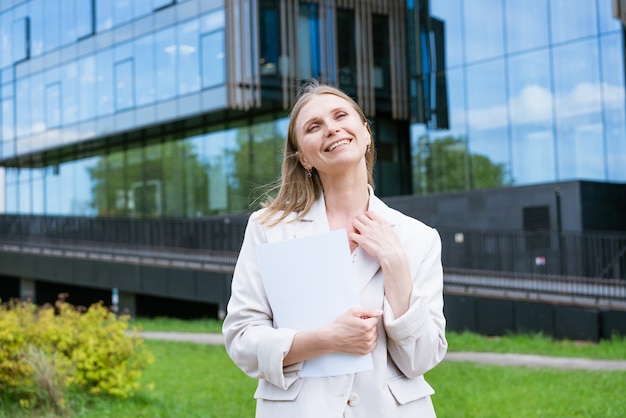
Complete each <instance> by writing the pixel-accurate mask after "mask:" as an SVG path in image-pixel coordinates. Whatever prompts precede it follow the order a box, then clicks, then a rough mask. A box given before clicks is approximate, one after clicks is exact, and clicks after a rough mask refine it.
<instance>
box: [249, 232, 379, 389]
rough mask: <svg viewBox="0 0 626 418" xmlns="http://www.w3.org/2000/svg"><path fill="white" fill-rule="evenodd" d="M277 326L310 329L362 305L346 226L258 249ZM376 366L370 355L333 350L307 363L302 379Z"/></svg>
mask: <svg viewBox="0 0 626 418" xmlns="http://www.w3.org/2000/svg"><path fill="white" fill-rule="evenodd" d="M257 256H258V258H259V264H260V266H261V275H262V277H263V283H264V285H265V291H266V293H267V297H268V299H269V302H270V306H271V308H272V313H273V316H274V323H275V325H276V327H278V328H281V327H285V328H291V329H295V330H298V331H306V330H310V329H314V328H320V327H323V326H326V325H329V324H331V323H332V322H334V321H335V319H337V317H338V316H340V315H341V314H343V313H344V312H345V311H347V310H348V309H350V308H354V307H358V306H360V300H359V294H358V291H357V287H356V281H355V275H354V268H353V265H352V258H351V255H350V247H349V245H348V237H347V234H346V231H345V230H343V229H342V230H335V231H332V232H329V233H325V234H319V235H313V236H309V237H303V238H298V239H293V240H286V241H281V242H276V243H270V244H263V245H260V246H258V247H257ZM372 368H373V363H372V358H371V355H369V354H367V355H365V356H358V355H350V354H342V353H333V354H327V355H324V356H320V357H317V358H314V359H311V360H307V361H305V362H304V365H303V367H302V372H301V376H302V377H324V376H338V375H343V374H351V373H357V372H360V371H365V370H371V369H372Z"/></svg>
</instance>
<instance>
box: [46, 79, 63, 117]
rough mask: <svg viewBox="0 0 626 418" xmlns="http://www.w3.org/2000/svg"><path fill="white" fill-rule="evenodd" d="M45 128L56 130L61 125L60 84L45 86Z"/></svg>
mask: <svg viewBox="0 0 626 418" xmlns="http://www.w3.org/2000/svg"><path fill="white" fill-rule="evenodd" d="M45 106H46V107H45V112H46V127H47V128H48V129H49V128H56V127H59V126H60V125H61V84H60V83H58V82H57V83H53V84H48V85H47V86H46V105H45Z"/></svg>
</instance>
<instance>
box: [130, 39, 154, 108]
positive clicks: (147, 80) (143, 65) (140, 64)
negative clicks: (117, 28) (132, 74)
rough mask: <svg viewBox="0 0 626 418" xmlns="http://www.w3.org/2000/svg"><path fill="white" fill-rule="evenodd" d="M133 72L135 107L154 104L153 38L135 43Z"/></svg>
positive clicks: (138, 40)
mask: <svg viewBox="0 0 626 418" xmlns="http://www.w3.org/2000/svg"><path fill="white" fill-rule="evenodd" d="M135 70H136V74H137V77H136V79H135V87H136V97H137V105H138V106H141V105H144V104H148V103H154V101H155V100H156V88H155V86H154V77H155V64H154V36H152V35H149V36H144V37H142V38H139V39H137V40H136V41H135Z"/></svg>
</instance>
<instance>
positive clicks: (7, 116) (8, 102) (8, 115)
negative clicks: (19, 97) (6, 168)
mask: <svg viewBox="0 0 626 418" xmlns="http://www.w3.org/2000/svg"><path fill="white" fill-rule="evenodd" d="M13 104H14V101H13V98H12V97H5V98H4V99H2V109H1V110H2V118H1V119H0V120H2V139H3V141H5V143H7V141H9V140H13V139H14V138H15V129H13V126H14V125H13V116H14V112H13ZM7 151H8V150H7V149H5V148H4V147H3V151H2V155H3V156H5V157H6V156H7V155H8V154H7Z"/></svg>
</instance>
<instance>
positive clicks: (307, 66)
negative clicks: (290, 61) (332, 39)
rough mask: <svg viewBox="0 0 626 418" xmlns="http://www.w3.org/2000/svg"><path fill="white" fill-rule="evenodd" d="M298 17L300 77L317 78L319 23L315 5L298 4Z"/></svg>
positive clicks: (318, 70) (318, 65)
mask: <svg viewBox="0 0 626 418" xmlns="http://www.w3.org/2000/svg"><path fill="white" fill-rule="evenodd" d="M299 10H300V12H299V13H300V15H299V16H298V50H299V57H300V62H299V66H300V77H301V78H302V79H303V80H305V79H308V78H317V77H319V73H320V62H319V61H320V57H319V21H318V17H317V5H315V4H300V9H299Z"/></svg>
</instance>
